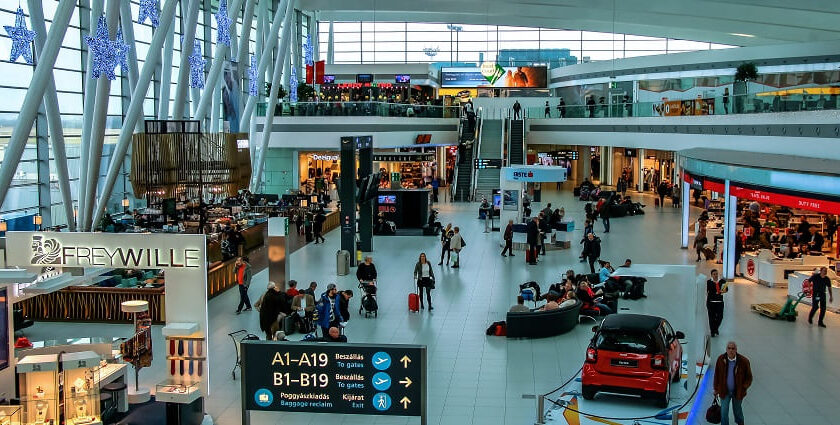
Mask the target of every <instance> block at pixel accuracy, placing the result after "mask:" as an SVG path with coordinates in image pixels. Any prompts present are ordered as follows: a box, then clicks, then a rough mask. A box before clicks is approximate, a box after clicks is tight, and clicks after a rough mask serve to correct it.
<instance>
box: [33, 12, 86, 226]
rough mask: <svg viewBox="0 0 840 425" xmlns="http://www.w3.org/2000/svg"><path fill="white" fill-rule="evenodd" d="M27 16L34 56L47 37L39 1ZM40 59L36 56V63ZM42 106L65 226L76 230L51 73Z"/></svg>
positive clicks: (38, 53)
mask: <svg viewBox="0 0 840 425" xmlns="http://www.w3.org/2000/svg"><path fill="white" fill-rule="evenodd" d="M28 4H29V16H30V18H31V19H30V21H31V23H32V29H33V30H34V31H35V52H36V57H37V56H38V55H40V54H41V52H42V51H43V50H44V43H45V42H46V38H47V28H46V25H45V24H44V11H43V9H42V8H41V2H40V1H38V0H28ZM40 62H41V60H40V58H38V63H40ZM44 106H45V109H46V112H47V123H48V126H49V129H50V132H49V135H50V142H51V143H52V149H53V156H54V158H55V170H56V174H57V175H58V188H59V190H60V191H61V201H62V202H63V203H64V213H65V214H66V215H67V227H68V228H69V229H70V231H71V232H74V231H76V221H75V219H74V217H73V197H72V193H71V192H70V172H69V171H68V169H67V151H66V148H65V146H64V130H63V128H62V126H61V112H60V110H59V106H58V95H57V94H56V91H55V79H54V78H53V76H52V75H50V76H49V78H48V80H47V90H46V92H45V93H44Z"/></svg>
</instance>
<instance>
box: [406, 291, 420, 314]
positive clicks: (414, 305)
mask: <svg viewBox="0 0 840 425" xmlns="http://www.w3.org/2000/svg"><path fill="white" fill-rule="evenodd" d="M408 311H413V312H415V313H416V312H419V311H420V295H417V294H416V293H414V292H412V293H410V294H408Z"/></svg>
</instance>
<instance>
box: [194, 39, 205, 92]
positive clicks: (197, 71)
mask: <svg viewBox="0 0 840 425" xmlns="http://www.w3.org/2000/svg"><path fill="white" fill-rule="evenodd" d="M205 64H207V60H205V59H204V56H203V55H202V54H201V42H200V41H198V40H193V52H192V55H190V87H192V88H194V89H203V88H204V65H205Z"/></svg>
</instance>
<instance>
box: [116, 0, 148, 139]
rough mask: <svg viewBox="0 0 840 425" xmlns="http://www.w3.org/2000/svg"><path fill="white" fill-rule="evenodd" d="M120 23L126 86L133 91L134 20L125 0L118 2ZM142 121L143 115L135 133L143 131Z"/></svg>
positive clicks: (134, 73) (134, 56) (134, 84)
mask: <svg viewBox="0 0 840 425" xmlns="http://www.w3.org/2000/svg"><path fill="white" fill-rule="evenodd" d="M120 25H121V27H122V33H123V41H125V44H128V46H129V49H128V58H127V61H128V87H129V89H130V92H132V93H133V92H134V88H135V87H137V73H138V71H137V48H136V46H137V44H136V43H135V42H134V22H132V20H131V5H130V4H129V2H127V1H121V2H120ZM120 71H121V72H125V70H124V69H121V70H120ZM142 95H143V97H146V93H142ZM143 121H145V120H144V117H142V116H141V117H140V119H139V120H137V125H136V126H135V127H134V131H135V132H137V133H141V132H142V131H143Z"/></svg>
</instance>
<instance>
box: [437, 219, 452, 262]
mask: <svg viewBox="0 0 840 425" xmlns="http://www.w3.org/2000/svg"><path fill="white" fill-rule="evenodd" d="M454 234H455V232H453V231H452V223H449V224H447V225H446V228H445V229H443V230H442V231H441V232H440V262H439V263H438V265H439V266H440V265H443V257H444V256H445V257H446V265H447V266H448V265H449V259H450V257H451V256H452V247H451V241H452V235H454Z"/></svg>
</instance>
